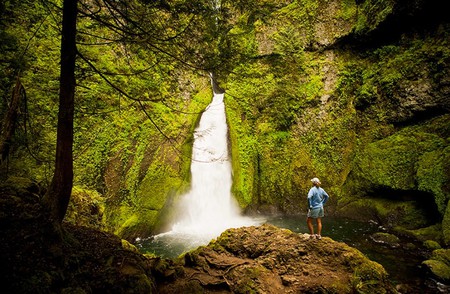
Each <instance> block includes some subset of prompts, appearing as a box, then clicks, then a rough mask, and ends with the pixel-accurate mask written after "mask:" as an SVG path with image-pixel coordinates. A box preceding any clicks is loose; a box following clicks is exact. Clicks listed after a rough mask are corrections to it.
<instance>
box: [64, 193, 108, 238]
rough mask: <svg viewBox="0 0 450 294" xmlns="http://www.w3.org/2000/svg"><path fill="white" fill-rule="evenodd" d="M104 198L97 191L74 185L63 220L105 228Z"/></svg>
mask: <svg viewBox="0 0 450 294" xmlns="http://www.w3.org/2000/svg"><path fill="white" fill-rule="evenodd" d="M104 213H105V200H104V198H103V197H102V196H101V195H100V193H98V192H97V191H93V190H89V189H85V188H81V187H79V186H74V187H73V188H72V194H71V198H70V202H69V206H68V208H67V213H66V216H65V218H64V220H65V221H66V222H68V223H72V224H75V225H80V226H87V227H93V228H97V229H105V228H106V222H105V221H106V220H105V217H104V216H105V215H104Z"/></svg>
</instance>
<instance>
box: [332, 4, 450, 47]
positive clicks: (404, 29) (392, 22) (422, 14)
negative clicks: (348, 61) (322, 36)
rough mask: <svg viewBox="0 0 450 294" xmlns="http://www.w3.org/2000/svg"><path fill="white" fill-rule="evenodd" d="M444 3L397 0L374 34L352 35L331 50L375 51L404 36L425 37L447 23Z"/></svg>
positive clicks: (447, 17)
mask: <svg viewBox="0 0 450 294" xmlns="http://www.w3.org/2000/svg"><path fill="white" fill-rule="evenodd" d="M444 7H445V3H444V1H443V0H429V1H425V0H416V1H410V0H399V1H398V2H397V3H396V5H395V7H394V11H393V12H392V14H390V15H389V16H387V17H386V19H385V20H384V21H383V22H382V23H380V24H379V25H378V26H377V27H376V28H375V29H374V30H373V31H370V32H368V33H366V34H357V33H351V34H350V35H347V36H345V37H343V38H341V39H340V40H339V41H338V42H337V44H335V46H333V47H346V46H351V47H361V48H374V47H379V46H383V45H386V44H392V43H395V42H398V41H399V40H400V38H401V36H402V35H403V34H426V33H427V32H430V31H435V30H436V29H437V28H438V27H439V26H440V25H441V24H448V23H450V14H449V13H448V12H447V9H445V8H444Z"/></svg>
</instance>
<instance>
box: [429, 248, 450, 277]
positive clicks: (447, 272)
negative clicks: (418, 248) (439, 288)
mask: <svg viewBox="0 0 450 294" xmlns="http://www.w3.org/2000/svg"><path fill="white" fill-rule="evenodd" d="M422 264H423V265H424V266H425V267H426V268H427V269H428V271H429V272H430V273H431V274H432V275H433V276H434V277H436V278H437V279H438V280H440V281H442V282H444V283H447V284H448V283H449V282H450V249H437V250H434V251H433V254H432V256H431V258H430V259H428V260H425V261H424V262H423V263H422Z"/></svg>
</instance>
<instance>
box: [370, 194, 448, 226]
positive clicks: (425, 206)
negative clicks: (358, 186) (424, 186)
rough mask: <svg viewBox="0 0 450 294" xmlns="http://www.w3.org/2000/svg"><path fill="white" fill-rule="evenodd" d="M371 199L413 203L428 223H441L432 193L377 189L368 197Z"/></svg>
mask: <svg viewBox="0 0 450 294" xmlns="http://www.w3.org/2000/svg"><path fill="white" fill-rule="evenodd" d="M367 196H368V197H371V198H379V199H380V198H381V199H388V200H390V201H414V202H415V203H416V206H417V207H418V208H420V209H421V210H422V211H423V212H424V213H425V215H426V216H427V218H428V220H429V221H430V223H437V222H441V221H442V217H441V215H440V213H439V210H438V207H437V205H436V203H435V200H434V196H433V194H432V193H429V192H424V191H417V190H398V189H392V188H388V187H378V188H376V189H374V190H372V191H371V192H370V193H369V194H368V195H367Z"/></svg>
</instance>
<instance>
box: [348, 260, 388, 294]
mask: <svg viewBox="0 0 450 294" xmlns="http://www.w3.org/2000/svg"><path fill="white" fill-rule="evenodd" d="M386 276H387V274H386V271H385V270H384V268H383V267H382V266H381V265H380V264H378V263H376V262H373V261H367V262H364V263H362V264H360V265H359V266H357V267H356V268H355V269H354V273H353V277H352V280H351V283H352V286H353V289H355V291H356V292H357V293H388V290H387V289H384V287H383V286H384V285H385V283H386V281H385V279H386Z"/></svg>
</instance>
